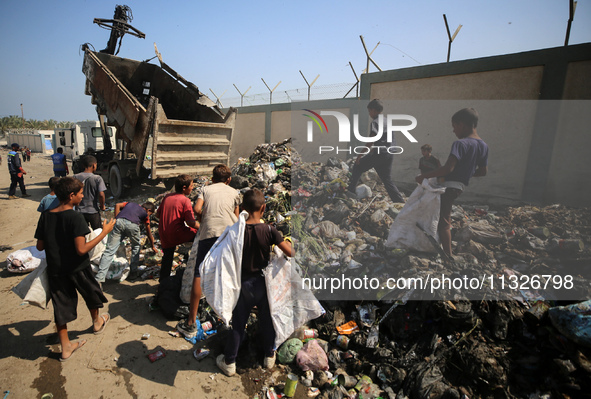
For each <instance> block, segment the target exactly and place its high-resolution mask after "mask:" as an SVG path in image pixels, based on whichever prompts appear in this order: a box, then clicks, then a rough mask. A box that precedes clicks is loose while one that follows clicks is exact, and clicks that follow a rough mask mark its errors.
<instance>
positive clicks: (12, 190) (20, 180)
mask: <svg viewBox="0 0 591 399" xmlns="http://www.w3.org/2000/svg"><path fill="white" fill-rule="evenodd" d="M17 184H18V186H19V188H20V189H21V193H22V194H23V195H26V194H27V189H26V188H25V178H24V177H23V176H21V177H18V174H16V173H14V174H12V173H11V174H10V187H9V188H8V195H14V194H16V185H17Z"/></svg>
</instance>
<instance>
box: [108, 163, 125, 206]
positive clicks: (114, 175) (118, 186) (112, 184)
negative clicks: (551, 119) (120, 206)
mask: <svg viewBox="0 0 591 399" xmlns="http://www.w3.org/2000/svg"><path fill="white" fill-rule="evenodd" d="M109 188H110V189H111V194H113V197H115V198H119V197H121V195H122V194H123V179H121V172H120V171H119V166H117V165H113V166H111V169H110V170H109Z"/></svg>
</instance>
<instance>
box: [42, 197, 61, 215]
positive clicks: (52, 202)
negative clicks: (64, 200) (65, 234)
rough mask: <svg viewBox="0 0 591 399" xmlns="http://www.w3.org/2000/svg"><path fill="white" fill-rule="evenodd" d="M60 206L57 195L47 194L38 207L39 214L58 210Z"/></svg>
mask: <svg viewBox="0 0 591 399" xmlns="http://www.w3.org/2000/svg"><path fill="white" fill-rule="evenodd" d="M59 204H60V200H58V199H57V195H55V194H54V195H51V194H47V195H46V196H45V197H43V199H42V200H41V202H40V203H39V206H38V207H37V212H45V211H49V210H51V209H53V208H57V207H58V205H59Z"/></svg>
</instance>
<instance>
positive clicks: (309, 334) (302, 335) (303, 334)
mask: <svg viewBox="0 0 591 399" xmlns="http://www.w3.org/2000/svg"><path fill="white" fill-rule="evenodd" d="M296 338H299V339H301V340H304V339H308V338H318V330H316V329H313V328H305V329H304V328H302V329H299V330H298V331H297V332H296Z"/></svg>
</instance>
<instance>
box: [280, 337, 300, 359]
mask: <svg viewBox="0 0 591 399" xmlns="http://www.w3.org/2000/svg"><path fill="white" fill-rule="evenodd" d="M303 346H304V344H303V343H302V340H300V339H299V338H291V339H288V340H287V341H285V342H284V343H283V345H281V347H280V348H279V350H278V351H277V361H278V362H279V363H281V364H289V363H291V362H293V361H294V360H295V357H296V355H297V354H298V352H299V351H300V349H302V347H303Z"/></svg>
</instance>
